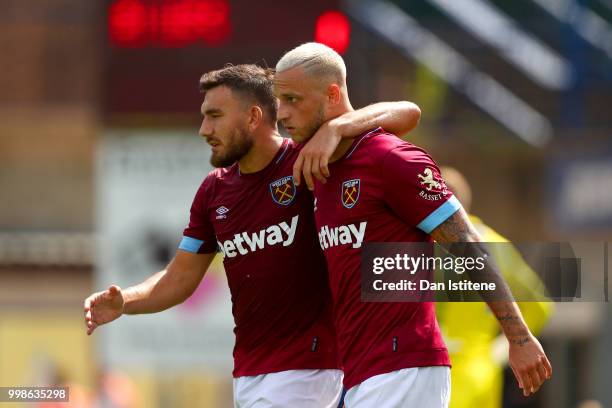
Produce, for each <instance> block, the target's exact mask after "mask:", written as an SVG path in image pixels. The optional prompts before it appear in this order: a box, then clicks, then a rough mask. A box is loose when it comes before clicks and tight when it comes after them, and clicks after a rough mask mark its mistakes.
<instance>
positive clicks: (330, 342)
mask: <svg viewBox="0 0 612 408" xmlns="http://www.w3.org/2000/svg"><path fill="white" fill-rule="evenodd" d="M299 149H300V146H299V145H296V144H294V143H293V142H292V141H291V140H288V139H284V140H283V142H282V145H281V147H280V149H279V151H278V152H277V154H276V156H275V157H274V158H273V160H272V161H271V162H270V163H269V164H268V165H267V166H266V167H265V168H264V169H263V170H261V171H258V172H256V173H248V174H241V173H240V169H239V167H238V164H234V165H232V166H230V167H228V168H224V169H215V170H214V171H212V172H211V173H210V174H209V175H208V176H207V177H206V179H205V180H204V182H203V183H202V185H201V186H200V188H199V190H198V192H197V194H196V196H195V199H194V201H193V204H192V207H191V217H190V222H189V226H188V227H187V228H186V229H185V231H184V234H183V235H184V236H183V241H182V242H181V245H180V247H179V248H180V249H183V250H186V251H190V252H195V253H212V252H214V251H215V250H217V248H218V249H219V250H220V252H221V253H222V254H223V263H224V266H225V271H226V274H227V280H228V284H229V288H230V292H231V296H232V313H233V316H234V322H235V329H234V333H235V335H236V343H235V346H234V372H233V375H234V377H240V376H247V375H248V376H251V375H258V374H264V373H272V372H278V371H285V370H292V369H325V368H338V356H337V351H336V339H335V332H334V328H333V318H332V305H331V294H330V290H329V286H328V282H327V268H326V264H325V257H324V255H323V253H322V251H321V249H320V247H319V243H318V241H317V239H316V237H317V234H316V229H315V224H314V215H313V196H312V194H311V193H310V192H309V191H308V189H306V188H305V187H304V184H302V185H300V186H299V187H296V185H295V184H294V182H293V176H292V172H293V163H294V161H295V159H296V158H297V155H298V154H299Z"/></svg>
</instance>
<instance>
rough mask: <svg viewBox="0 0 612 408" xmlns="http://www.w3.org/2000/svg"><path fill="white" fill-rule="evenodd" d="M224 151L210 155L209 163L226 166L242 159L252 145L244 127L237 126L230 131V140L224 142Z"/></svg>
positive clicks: (251, 140) (215, 165)
mask: <svg viewBox="0 0 612 408" xmlns="http://www.w3.org/2000/svg"><path fill="white" fill-rule="evenodd" d="M225 145H226V148H225V151H224V152H222V153H218V154H215V153H213V155H212V156H211V157H210V164H212V165H213V166H214V167H228V166H231V165H232V164H234V163H236V162H237V161H238V160H240V159H242V158H243V157H244V155H246V154H247V153H248V152H249V151H250V150H251V147H253V139H251V137H250V135H249V133H248V132H247V130H246V129H243V128H237V129H234V131H233V132H232V136H231V138H230V140H229V141H228V142H227V143H226V144H225Z"/></svg>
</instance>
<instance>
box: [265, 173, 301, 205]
mask: <svg viewBox="0 0 612 408" xmlns="http://www.w3.org/2000/svg"><path fill="white" fill-rule="evenodd" d="M270 194H272V200H274V202H275V203H276V204H280V205H289V204H291V203H292V202H293V199H294V198H295V183H294V182H293V176H285V177H281V178H279V179H278V180H274V181H273V182H271V183H270Z"/></svg>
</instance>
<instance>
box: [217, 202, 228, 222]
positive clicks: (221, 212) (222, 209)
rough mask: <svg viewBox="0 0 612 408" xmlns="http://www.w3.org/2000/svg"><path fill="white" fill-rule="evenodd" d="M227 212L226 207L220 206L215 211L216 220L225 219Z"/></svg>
mask: <svg viewBox="0 0 612 408" xmlns="http://www.w3.org/2000/svg"><path fill="white" fill-rule="evenodd" d="M228 211H229V208H227V207H226V206H224V205H222V206H221V207H219V208H217V209H216V210H215V212H216V213H217V217H216V218H217V219H218V220H222V219H224V218H227V216H226V215H225V214H226V213H227V212H228Z"/></svg>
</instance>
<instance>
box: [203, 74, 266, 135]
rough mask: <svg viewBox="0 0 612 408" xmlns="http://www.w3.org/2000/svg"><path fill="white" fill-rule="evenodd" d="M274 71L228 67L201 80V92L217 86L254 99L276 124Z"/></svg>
mask: <svg viewBox="0 0 612 408" xmlns="http://www.w3.org/2000/svg"><path fill="white" fill-rule="evenodd" d="M273 77H274V70H272V69H270V68H262V67H260V66H258V65H255V64H241V65H227V66H225V67H224V68H222V69H218V70H216V71H210V72H207V73H205V74H204V75H202V78H200V91H201V92H203V93H206V91H208V90H210V89H212V88H216V87H217V86H221V85H223V86H227V87H228V88H229V89H231V90H232V91H234V92H238V93H240V94H242V95H245V96H247V97H249V98H252V99H253V100H254V101H255V102H256V103H257V104H258V105H259V106H260V107H261V108H262V110H263V111H264V113H267V114H268V115H269V117H270V119H271V121H272V123H276V113H277V108H278V105H277V101H276V97H275V96H274V92H273V90H272V78H273Z"/></svg>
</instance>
